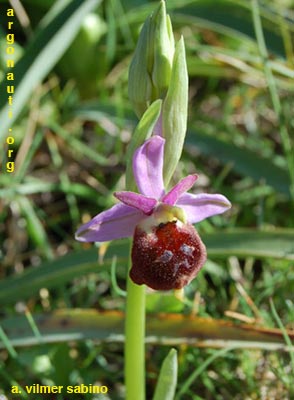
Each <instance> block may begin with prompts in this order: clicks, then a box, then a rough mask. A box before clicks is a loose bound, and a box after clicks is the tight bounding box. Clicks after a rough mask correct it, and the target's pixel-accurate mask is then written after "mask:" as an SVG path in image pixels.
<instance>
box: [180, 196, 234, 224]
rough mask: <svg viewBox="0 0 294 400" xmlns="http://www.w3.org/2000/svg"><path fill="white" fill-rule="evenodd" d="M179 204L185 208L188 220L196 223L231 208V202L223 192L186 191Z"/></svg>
mask: <svg viewBox="0 0 294 400" xmlns="http://www.w3.org/2000/svg"><path fill="white" fill-rule="evenodd" d="M177 206H179V207H181V208H183V210H184V211H185V212H186V214H187V218H188V221H189V222H190V223H191V224H195V223H196V222H200V221H202V220H203V219H205V218H208V217H212V216H213V215H217V214H222V213H223V212H225V211H227V210H228V209H229V208H231V203H230V202H229V200H228V199H227V198H226V197H225V196H223V195H221V194H207V193H201V194H191V193H184V194H182V196H181V197H180V198H179V200H178V202H177Z"/></svg>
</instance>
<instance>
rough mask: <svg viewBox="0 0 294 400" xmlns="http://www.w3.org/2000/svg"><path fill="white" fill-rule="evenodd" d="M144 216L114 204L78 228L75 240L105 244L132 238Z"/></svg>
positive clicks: (133, 209)
mask: <svg viewBox="0 0 294 400" xmlns="http://www.w3.org/2000/svg"><path fill="white" fill-rule="evenodd" d="M143 217H144V214H143V213H142V212H140V211H138V210H136V209H135V208H133V207H129V206H126V205H125V204H116V205H115V206H113V207H112V208H110V209H109V210H107V211H103V212H102V213H100V214H98V215H96V217H94V218H93V219H91V221H89V222H87V223H86V224H84V225H82V226H80V228H79V229H78V230H77V232H76V236H75V237H76V239H77V240H80V241H81V242H107V241H108V240H113V239H122V238H126V237H130V236H133V233H134V230H135V227H136V225H137V224H138V223H139V222H140V220H141V219H142V218H143Z"/></svg>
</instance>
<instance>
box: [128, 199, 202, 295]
mask: <svg viewBox="0 0 294 400" xmlns="http://www.w3.org/2000/svg"><path fill="white" fill-rule="evenodd" d="M205 261H206V248H205V246H204V244H203V242H202V240H201V239H200V237H199V235H198V233H197V231H196V229H195V228H194V226H193V225H191V224H188V223H186V222H185V216H184V215H183V210H181V209H179V208H178V207H170V206H167V205H160V206H159V207H158V210H157V211H155V212H154V214H152V215H151V216H150V217H146V219H145V220H143V221H142V222H140V223H139V224H138V225H137V226H136V229H135V233H134V240H133V247H132V268H131V270H130V277H131V279H132V280H133V281H134V282H135V283H136V284H138V285H142V284H146V285H147V286H149V287H151V288H152V289H155V290H172V289H181V288H183V287H184V286H186V285H187V284H188V283H190V282H191V280H192V279H194V278H195V276H196V275H197V274H198V272H199V270H200V269H201V267H202V266H203V264H204V263H205Z"/></svg>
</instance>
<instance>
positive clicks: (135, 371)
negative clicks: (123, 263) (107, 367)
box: [125, 276, 146, 400]
mask: <svg viewBox="0 0 294 400" xmlns="http://www.w3.org/2000/svg"><path fill="white" fill-rule="evenodd" d="M145 290H146V289H145V286H144V285H142V286H138V285H136V284H135V283H133V282H132V281H131V279H130V277H129V276H128V280H127V305H126V322H125V384H126V392H127V395H126V399H127V400H145Z"/></svg>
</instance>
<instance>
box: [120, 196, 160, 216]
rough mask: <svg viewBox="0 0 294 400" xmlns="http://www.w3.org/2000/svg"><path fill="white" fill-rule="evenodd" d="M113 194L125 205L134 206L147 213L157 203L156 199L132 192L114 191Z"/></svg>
mask: <svg viewBox="0 0 294 400" xmlns="http://www.w3.org/2000/svg"><path fill="white" fill-rule="evenodd" d="M114 196H115V197H116V198H117V199H118V200H120V201H121V202H122V203H124V204H126V205H127V206H131V207H135V208H137V209H138V210H141V211H142V212H143V213H144V214H147V215H149V214H150V213H151V212H152V210H153V208H154V207H155V206H156V204H157V200H156V199H153V198H152V197H147V196H143V195H142V194H139V193H134V192H115V193H114Z"/></svg>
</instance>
